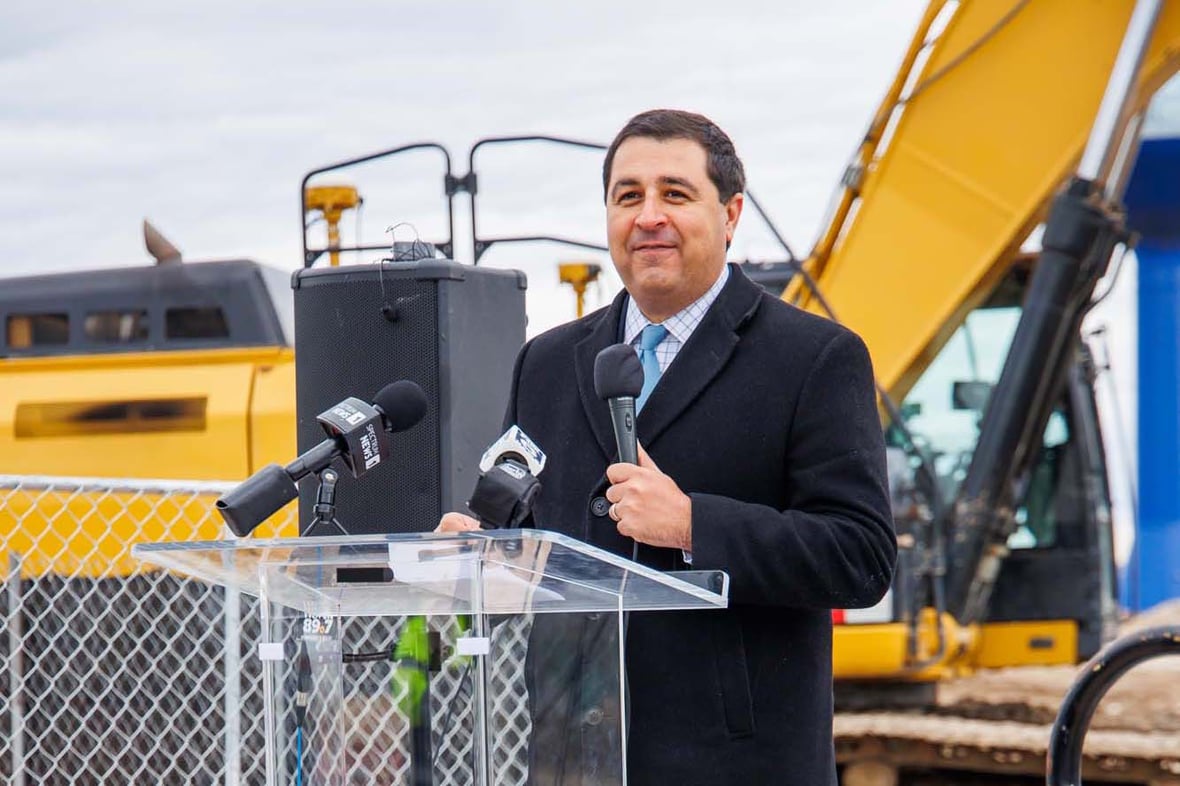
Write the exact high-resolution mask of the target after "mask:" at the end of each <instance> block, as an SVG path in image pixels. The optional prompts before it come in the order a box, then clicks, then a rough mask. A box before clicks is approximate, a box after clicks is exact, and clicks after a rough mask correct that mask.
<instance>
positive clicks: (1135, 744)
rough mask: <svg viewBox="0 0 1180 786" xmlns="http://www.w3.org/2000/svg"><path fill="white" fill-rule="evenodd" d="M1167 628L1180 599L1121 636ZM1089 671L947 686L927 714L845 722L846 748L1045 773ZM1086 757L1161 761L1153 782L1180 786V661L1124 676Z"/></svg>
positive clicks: (994, 675) (1006, 674) (844, 717)
mask: <svg viewBox="0 0 1180 786" xmlns="http://www.w3.org/2000/svg"><path fill="white" fill-rule="evenodd" d="M1159 625H1177V626H1180V600H1176V601H1170V602H1168V603H1166V604H1162V605H1160V606H1157V607H1155V608H1153V609H1150V610H1149V611H1147V612H1145V613H1143V614H1140V615H1138V616H1137V617H1135V618H1132V619H1130V620H1128V621H1127V622H1126V623H1125V624H1124V625H1123V626H1122V627H1121V629H1120V635H1126V634H1131V633H1134V632H1136V631H1141V630H1144V629H1146V628H1150V627H1155V626H1159ZM1085 668H1086V666H1084V665H1082V666H1055V667H1022V668H1011V669H997V670H991V671H984V672H980V673H978V674H974V675H972V676H970V677H964V678H961V679H957V680H952V681H950V682H947V683H945V684H943V685H940V686H939V689H938V695H937V703H936V706H935V707H933V708H928V709H926V710H923V711H898V712H855V713H838V714H837V716H836V718H835V731H836V739H837V746H838V749H839V747H840V744H841V741H845V742H846V743H847V745H849V746H851V747H849V750H863V746H864V745H865V744H866V741H871V742H869V744H870V745H875V746H877V749H879V750H882V751H884V750H894V751H897V752H900V751H903V750H904V751H913V750H919V751H920V750H921V748H914V747H913V746H914V745H920V746H924V747H925V748H927V749H929V750H930V751H932V752H933V753H932V754H931V755H932V756H933V757H934V758H936V759H945V760H947V761H948V762H949V761H952V760H956V759H960V758H963V759H964V760H967V759H971V760H973V761H975V764H974V765H972V768H978V767H979V764H978V762H979V761H981V760H984V761H987V760H990V761H992V762H993V763H994V764H995V765H996V767H997V768H998V769H1001V770H1009V769H1010V770H1024V771H1036V770H1037V768H1039V767H1043V766H1044V765H1043V761H1044V756H1045V751H1046V750H1047V747H1048V741H1049V733H1050V728H1051V726H1052V724H1053V721H1054V720H1055V719H1056V717H1057V711H1058V708H1059V706H1060V704H1061V701H1062V699H1063V698H1064V697H1065V695H1066V693H1067V692H1068V690H1069V687H1070V685H1071V684H1072V683H1073V681H1074V679H1075V678H1076V676H1077V675H1078V673H1079V671H1080V670H1082V669H1085ZM1084 750H1085V753H1086V756H1087V758H1088V759H1091V760H1092V765H1091V766H1098V767H1103V768H1105V766H1106V765H1109V766H1110V767H1111V768H1118V767H1122V766H1124V765H1126V763H1127V762H1136V761H1137V762H1140V763H1148V762H1154V764H1152V765H1150V766H1152V767H1153V768H1159V769H1158V770H1157V771H1158V772H1159V775H1157V776H1156V777H1157V778H1161V779H1160V780H1155V779H1153V782H1159V783H1164V782H1167V783H1174V782H1175V783H1180V657H1177V656H1165V657H1159V658H1155V659H1153V660H1149V661H1147V662H1146V663H1142V664H1140V665H1138V666H1136V667H1134V668H1133V669H1131V670H1130V671H1129V672H1127V673H1126V674H1125V675H1123V677H1122V678H1121V679H1120V680H1119V681H1118V682H1117V683H1116V684H1115V685H1114V687H1113V688H1111V690H1110V691H1109V692H1108V693H1107V694H1106V696H1105V697H1104V698H1103V699H1102V701H1101V702H1100V703H1099V705H1098V709H1097V711H1096V713H1095V715H1094V718H1093V720H1092V722H1091V724H1090V731H1089V733H1088V734H1087V735H1086V742H1085V747H1084ZM898 755H901V754H900V753H898ZM906 755H910V754H906ZM887 758H888V757H887ZM1041 771H1042V772H1043V769H1042V770H1041ZM1161 776H1162V777H1161ZM1173 778H1175V779H1176V780H1173ZM1112 780H1116V779H1112ZM1117 780H1120V781H1121V780H1122V779H1117Z"/></svg>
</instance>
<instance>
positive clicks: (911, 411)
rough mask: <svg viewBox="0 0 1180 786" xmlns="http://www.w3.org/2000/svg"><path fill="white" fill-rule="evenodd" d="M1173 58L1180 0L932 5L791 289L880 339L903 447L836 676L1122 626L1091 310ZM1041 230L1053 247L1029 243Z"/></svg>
mask: <svg viewBox="0 0 1180 786" xmlns="http://www.w3.org/2000/svg"><path fill="white" fill-rule="evenodd" d="M1178 66H1180V4H1177V3H1161V2H1132V1H1131V0H1126V1H1125V2H1121V1H1112V2H1097V3H1085V4H1084V5H1083V4H1079V3H1077V2H1074V1H1073V0H1019V1H1016V2H995V1H994V0H974V1H971V0H966V1H965V2H959V3H948V2H941V1H937V2H932V3H931V4H930V5H929V7H928V8H927V9H926V12H925V14H924V15H923V17H922V20H921V23H920V25H919V28H918V30H917V31H916V32H915V34H914V37H913V40H912V42H911V44H910V46H909V49H908V51H907V52H906V55H905V57H904V60H903V63H902V66H901V69H900V70H899V72H898V74H897V76H896V78H895V80H894V82H893V84H892V85H891V86H890V88H889V90H888V92H887V94H886V96H885V98H884V100H883V101H882V103H881V105H880V107H879V109H878V110H877V112H876V114H875V116H874V117H873V119H872V122H871V124H870V125H869V128H868V131H867V133H866V135H865V138H864V140H863V142H862V143H861V145H860V147H859V149H858V150H857V151H856V154H855V155H854V157H853V159H852V161H851V163H850V164H849V166H848V168H847V171H846V173H845V175H844V178H843V180H842V183H841V187H840V192H839V199H838V200H837V207H836V208H835V210H834V213H833V215H832V216H831V219H830V221H829V222H828V224H827V226H826V229H825V230H824V231H823V232H822V234H821V236H820V239H819V240H818V242H817V243H816V246H815V248H814V250H813V251H812V253H811V254H810V255H809V257H808V258H807V260H806V261H804V262H803V263H802V265H801V268H800V270H799V274H798V275H796V276H795V277H794V278H793V279H792V281H791V283H790V284H789V286H788V287H787V289H786V291H785V292H784V298H785V299H787V300H789V301H791V302H794V303H796V304H797V305H799V306H801V307H803V308H806V309H808V310H811V311H815V312H817V313H821V314H825V315H827V316H829V317H832V318H834V319H838V320H840V321H842V322H844V323H845V324H847V325H849V326H851V327H852V328H853V329H855V330H857V331H858V332H859V333H860V334H861V335H862V336H864V338H865V340H866V342H867V344H868V346H869V349H870V352H871V354H872V357H873V362H874V366H875V369H876V373H877V378H878V383H879V386H880V392H881V396H882V401H883V408H884V409H885V410H886V411H887V414H888V416H887V418H886V421H887V423H888V425H887V435H888V437H889V443H890V445H891V446H893V447H894V448H895V449H896V453H897V457H898V459H899V460H898V462H897V466H896V467H895V469H896V472H895V478H896V479H898V480H900V486H901V487H902V488H903V492H902V494H901V497H900V498H899V499H898V500H897V502H898V505H897V509H896V519H897V524H898V530H899V533H900V539H901V543H902V546H903V548H902V553H901V556H900V558H899V559H900V568H901V569H900V570H899V574H898V575H899V578H898V581H897V583H896V584H895V586H894V588H893V592H892V594H891V597H890V598H888V599H887V601H886V602H885V603H884V604H882V606H881V607H879V608H877V609H874V610H871V611H870V612H868V613H866V612H863V611H862V612H849V613H848V614H847V615H845V617H844V619H843V620H842V621H843V622H844V623H845V624H843V625H841V626H839V627H838V629H837V632H836V639H835V657H836V661H835V668H836V673H837V677H838V678H842V679H844V680H847V681H851V682H856V681H864V683H863V684H862V685H860V686H859V687H871V686H872V685H888V686H892V687H894V688H896V687H897V686H899V685H905V684H910V685H912V686H915V687H917V686H921V685H930V684H932V683H933V682H934V681H937V680H938V679H941V678H944V677H948V676H953V675H955V674H961V673H963V672H964V671H968V670H971V669H974V668H979V667H995V666H1009V665H1017V664H1034V663H1035V664H1047V663H1055V662H1056V663H1073V662H1077V661H1078V660H1079V659H1083V658H1085V657H1088V656H1089V655H1091V654H1093V653H1094V652H1095V651H1096V650H1097V649H1098V647H1099V646H1101V644H1102V643H1103V642H1105V641H1106V640H1108V639H1109V638H1110V636H1111V635H1112V632H1113V627H1112V626H1113V624H1114V622H1115V610H1116V597H1117V596H1116V588H1115V579H1114V563H1113V554H1112V533H1111V515H1110V501H1109V491H1108V486H1107V476H1106V471H1105V458H1104V453H1103V450H1102V442H1101V432H1100V430H1099V428H1098V419H1097V408H1096V406H1095V403H1094V390H1093V383H1094V378H1095V374H1096V371H1095V368H1094V362H1093V359H1092V357H1091V355H1090V352H1089V350H1088V348H1087V346H1086V344H1085V342H1084V341H1083V338H1082V335H1081V321H1082V318H1083V316H1084V315H1085V314H1086V313H1087V312H1088V311H1089V309H1090V307H1091V304H1092V302H1093V300H1094V298H1095V288H1096V285H1097V284H1098V282H1099V279H1100V278H1101V277H1102V276H1103V275H1104V274H1105V273H1106V272H1107V271H1108V265H1109V262H1110V260H1111V258H1112V255H1116V256H1117V255H1118V254H1120V253H1122V251H1123V250H1125V248H1126V247H1127V246H1128V245H1129V241H1130V237H1129V233H1128V232H1127V229H1126V224H1125V220H1124V215H1123V211H1122V209H1121V207H1120V204H1119V198H1120V195H1121V193H1122V190H1123V188H1124V187H1125V183H1126V179H1127V177H1128V176H1129V173H1130V169H1131V167H1132V165H1133V163H1134V160H1135V152H1136V150H1137V138H1138V127H1139V124H1140V121H1141V119H1142V116H1143V113H1144V110H1145V109H1146V107H1147V104H1148V102H1149V100H1150V99H1151V97H1152V95H1153V94H1154V93H1155V92H1156V90H1157V89H1158V88H1159V87H1160V86H1161V85H1162V84H1163V83H1164V82H1165V81H1166V80H1167V79H1168V78H1169V77H1170V76H1171V75H1172V74H1173V73H1175V71H1176V70H1177V67H1178ZM1034 232H1037V233H1039V238H1040V239H1039V244H1040V246H1041V250H1040V251H1039V253H1035V254H1027V253H1022V252H1021V248H1022V246H1025V245H1026V243H1027V242H1028V241H1029V240H1030V236H1033V235H1034ZM1033 240H1034V241H1035V240H1036V237H1034V238H1033ZM895 491H898V489H895ZM837 619H838V621H841V620H840V617H839V615H838V617H837Z"/></svg>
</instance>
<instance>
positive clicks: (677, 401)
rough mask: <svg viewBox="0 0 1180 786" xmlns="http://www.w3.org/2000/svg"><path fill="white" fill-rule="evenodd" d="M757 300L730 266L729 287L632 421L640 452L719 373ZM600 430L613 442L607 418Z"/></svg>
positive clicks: (752, 287)
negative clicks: (634, 420)
mask: <svg viewBox="0 0 1180 786" xmlns="http://www.w3.org/2000/svg"><path fill="white" fill-rule="evenodd" d="M761 296H762V288H761V287H759V286H758V285H757V284H755V283H754V282H753V281H751V280H750V279H748V278H747V277H746V275H745V274H744V273H742V272H741V269H740V268H739V267H738V266H737V265H730V276H729V281H728V282H726V284H725V287H724V288H723V289H722V290H721V293H720V294H719V295H718V296H717V300H716V301H714V303H713V305H712V306H711V307H710V308H709V310H708V312H706V314H705V317H704V319H702V320H701V324H699V325H698V326H697V328H696V330H694V331H693V333H692V335H691V336H690V337H689V339H688V343H687V344H685V345H684V346H683V347H681V348H680V351H679V352H677V353H676V359H675V360H673V361H672V365H670V366H669V367H668V370H667V371H665V372H664V374H663V376H661V377H660V382H659V384H658V385H656V388H655V390H653V391H652V393H651V396H650V397H649V398H648V400H647V403H646V404H645V405H644V407H643V411H642V412H641V413H640V414H639V417H638V418H637V419H636V423H635V426H636V430H637V432H638V435H639V442H640V444H642V445H643V446H644V448H649V447H650V446H651V445H652V444H653V443H654V442H655V441H656V440H657V439H659V437H660V435H661V434H663V433H664V431H665V430H666V429H667V428H668V427H669V426H670V425H672V424H673V423H675V422H676V419H677V418H678V417H680V414H681V413H682V412H684V410H685V409H687V408H688V406H689V405H690V404H691V403H692V402H693V401H694V400H696V398H697V396H699V395H700V394H701V392H702V391H704V390H705V388H706V387H708V386H709V383H710V382H712V381H713V378H714V377H716V376H717V374H719V373H720V372H721V369H723V368H725V364H726V363H728V362H729V358H730V356H731V355H732V354H733V351H734V349H735V348H736V347H737V345H738V341H739V339H740V331H741V328H742V327H743V326H744V325H745V323H746V322H747V321H748V320H749V319H750V317H751V316H753V314H754V311H755V310H756V309H757V308H758V302H759V300H760V299H761ZM592 370H593V369H592ZM591 384H593V383H591ZM606 427H607V429H608V431H607V436H608V437H610V438H611V439H612V440H613V432H611V431H609V428H610V417H609V415H608V416H607V418H606Z"/></svg>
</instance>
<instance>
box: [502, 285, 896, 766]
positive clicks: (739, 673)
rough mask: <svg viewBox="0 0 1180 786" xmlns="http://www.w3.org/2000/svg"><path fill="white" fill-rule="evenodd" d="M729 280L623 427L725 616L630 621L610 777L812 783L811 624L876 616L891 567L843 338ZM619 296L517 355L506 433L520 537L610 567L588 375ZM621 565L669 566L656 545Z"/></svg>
mask: <svg viewBox="0 0 1180 786" xmlns="http://www.w3.org/2000/svg"><path fill="white" fill-rule="evenodd" d="M730 273H731V275H730V279H729V281H728V282H727V283H726V285H725V287H724V289H723V290H722V292H721V293H720V295H719V296H718V298H717V300H716V301H715V302H714V304H713V305H712V306H711V307H710V309H709V311H708V313H707V314H706V316H705V318H704V320H703V321H702V323H701V324H700V326H699V327H698V328H697V329H696V331H695V332H694V333H693V334H692V336H691V337H690V338H689V340H688V342H687V343H686V344H685V346H683V347H682V348H681V350H680V352H679V354H678V355H677V356H676V359H675V360H674V361H673V362H672V364H671V366H669V368H668V369H667V371H666V372H665V373H664V375H663V376H662V377H661V379H660V382H659V384H658V386H657V387H656V389H655V391H654V392H653V393H652V394H651V397H650V398H649V400H648V401H647V403H646V405H645V407H644V409H643V411H642V412H641V413H640V415H639V416H638V419H637V429H638V434H639V441H640V443H641V444H642V445H643V446H644V447H645V448H646V449H647V451H648V453H649V454H650V455H651V456H652V458H653V460H654V461H655V462H656V464H658V465H659V467H660V469H661V470H662V471H663V472H665V473H666V474H668V475H670V476H671V477H672V478H673V479H674V480H675V481H676V482H677V484H678V485H679V486H680V488H681V490H683V491H684V492H685V493H687V494H689V496H690V497H691V500H692V560H693V561H692V568H693V569H720V570H723V571H725V572H726V573H728V574H729V577H730V585H729V598H730V607H729V608H728V609H727V610H724V611H698V612H672V613H656V612H647V613H633V614H632V615H631V617H630V620H629V622H628V629H627V634H626V635H627V642H626V643H627V685H628V691H629V698H630V707H629V715H630V730H629V734H628V747H627V757H628V777H629V782H630V783H631V784H633V785H635V786H647V785H648V784H675V786H692V785H693V784H702V785H704V784H708V785H709V786H724V784H734V785H735V786H766V785H769V784H801V785H807V786H810V785H812V784H814V785H816V786H827V784H830V783H834V782H835V764H834V758H833V747H832V682H831V641H832V623H831V609H834V608H857V607H865V606H871V605H873V604H874V603H876V602H877V601H878V600H879V599H880V598H881V597H882V596H883V594H884V593H885V592H886V590H887V589H888V588H889V585H890V582H891V580H892V576H893V568H894V562H895V558H896V539H895V536H894V531H893V524H892V518H891V513H890V507H889V491H888V484H887V480H886V469H885V448H884V440H883V437H882V431H881V424H880V421H879V419H878V414H877V406H876V397H875V392H874V386H873V375H872V368H871V364H870V361H869V356H868V352H867V351H866V349H865V346H864V344H863V342H862V341H861V340H860V338H859V337H857V336H856V335H855V334H854V333H853V332H851V331H850V330H848V329H846V328H844V327H842V326H840V325H837V324H835V323H833V322H831V321H829V320H826V319H822V318H820V317H816V316H813V315H810V314H807V313H805V312H803V311H801V310H799V309H797V308H795V307H793V306H790V305H788V304H786V303H784V302H782V301H781V300H778V299H776V298H774V297H772V296H770V295H768V294H767V293H765V292H764V291H763V290H762V289H761V288H760V287H759V286H757V285H756V284H754V283H753V282H752V281H750V279H748V278H747V277H746V276H745V275H744V274H743V273H742V272H741V270H740V269H739V268H738V267H737V266H731V270H730ZM626 298H627V295H626V293H625V292H624V293H621V294H620V295H619V297H618V298H616V299H615V301H614V302H613V303H612V304H611V305H610V306H608V307H606V308H604V309H602V310H600V311H597V312H595V313H593V314H590V315H589V316H587V317H585V318H583V319H580V320H578V321H576V322H571V323H569V324H566V325H562V326H560V327H557V328H555V329H553V330H550V331H548V332H546V333H544V334H542V335H539V336H537V337H536V338H534V339H532V340H531V341H529V342H528V343H527V344H526V345H525V346H524V348H523V349H522V350H521V352H520V355H519V357H518V359H517V363H516V369H515V371H514V377H513V386H512V394H511V398H510V402H509V407H508V414H507V418H506V420H507V421H508V422H510V423H516V424H518V425H520V426H521V428H523V429H524V431H525V432H526V433H527V434H529V435H530V436H531V437H532V438H533V439H534V440H536V441H537V443H538V444H539V445H540V446H541V448H542V449H543V450H544V451H546V453H547V454H548V456H549V460H548V465H547V467H546V469H545V471H544V473H543V475H542V477H541V482H542V486H543V488H542V491H541V494H540V496H539V498H538V500H537V503H536V504H535V506H534V509H533V523H534V524H535V526H537V527H540V528H543V529H549V530H555V531H558V532H562V533H565V534H568V535H571V536H573V537H576V538H578V539H581V540H583V541H586V542H588V543H591V544H594V545H596V546H599V547H601V548H604V549H607V550H609V551H612V552H614V553H617V554H620V555H624V556H627V557H630V556H631V554H632V541H630V540H629V539H627V538H624V537H622V536H620V535H619V534H618V532H617V530H616V529H615V524H614V522H613V521H612V520H611V519H610V518H609V517H608V516H607V510H606V509H607V505H606V504H605V501H604V500H603V498H602V497H603V494H604V493H605V491H606V488H607V487H608V485H609V484H608V481H607V479H606V474H605V471H606V467H607V466H608V464H610V463H612V461H613V460H614V458H615V456H616V454H617V450H616V446H615V442H614V437H613V432H612V430H611V423H610V416H609V412H608V408H607V405H606V404H605V402H603V401H602V400H600V399H599V398H598V397H597V396H596V395H595V392H594V373H593V372H594V359H595V357H596V356H597V354H598V352H599V351H600V350H602V349H603V348H604V347H607V346H609V345H610V344H614V343H617V342H618V341H619V323H620V319H621V316H622V315H623V313H624V308H625V305H626ZM638 556H639V560H640V561H641V562H643V563H646V564H648V565H651V566H654V567H658V568H660V569H664V570H681V569H686V567H687V566H686V564H685V563H684V560H683V557H682V555H681V553H680V551H679V550H676V549H657V548H652V547H648V546H641V547H640V548H639V552H638ZM566 657H567V653H560V652H548V653H546V658H543V659H541V660H540V661H539V664H540V668H555V667H559V666H558V665H557V661H558V660H561V659H564V658H566ZM546 661H548V662H547V663H546ZM533 667H534V668H537V667H538V661H537V660H536V659H534V662H533ZM553 730H554V727H553V725H551V724H550V725H549V731H550V732H553Z"/></svg>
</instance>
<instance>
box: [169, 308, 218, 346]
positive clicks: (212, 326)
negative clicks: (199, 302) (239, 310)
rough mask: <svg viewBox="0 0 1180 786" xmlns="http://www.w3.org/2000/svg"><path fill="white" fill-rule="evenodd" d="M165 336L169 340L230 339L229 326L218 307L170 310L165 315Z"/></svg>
mask: <svg viewBox="0 0 1180 786" xmlns="http://www.w3.org/2000/svg"><path fill="white" fill-rule="evenodd" d="M164 335H165V337H166V338H169V339H176V338H229V324H228V323H227V322H226V320H225V312H224V311H222V310H221V308H219V307H217V306H212V307H202V306H186V307H183V308H179V307H178V308H170V309H168V310H167V311H166V312H165V313H164Z"/></svg>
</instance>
